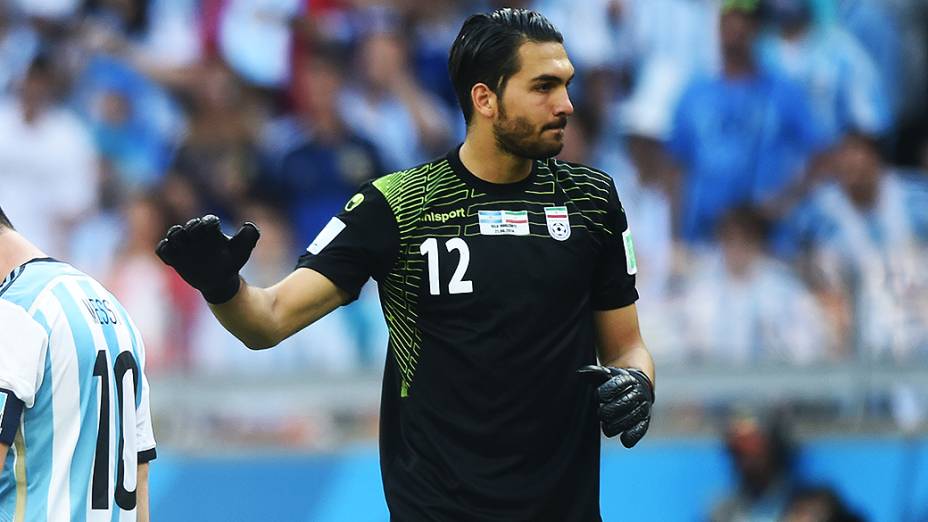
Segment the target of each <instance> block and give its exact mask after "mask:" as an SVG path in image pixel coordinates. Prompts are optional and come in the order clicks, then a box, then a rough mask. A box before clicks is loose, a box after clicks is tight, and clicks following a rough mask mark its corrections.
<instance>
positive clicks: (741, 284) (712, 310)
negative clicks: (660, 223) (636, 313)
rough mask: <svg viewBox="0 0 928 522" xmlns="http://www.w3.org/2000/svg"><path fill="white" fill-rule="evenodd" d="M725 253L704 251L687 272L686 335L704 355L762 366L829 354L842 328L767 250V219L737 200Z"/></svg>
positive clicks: (725, 220) (724, 235) (727, 220)
mask: <svg viewBox="0 0 928 522" xmlns="http://www.w3.org/2000/svg"><path fill="white" fill-rule="evenodd" d="M718 234H719V244H720V246H721V255H720V256H719V255H717V254H716V253H715V252H714V251H713V252H711V253H704V254H703V255H702V256H701V258H700V257H699V256H696V259H694V260H692V261H691V263H690V264H689V267H688V268H687V270H686V274H685V276H684V285H685V290H684V300H683V305H684V307H685V311H684V314H683V316H684V317H685V322H684V325H683V330H684V332H685V333H684V334H683V335H682V337H683V339H685V340H686V343H687V348H688V349H689V350H692V351H693V352H692V353H693V356H695V357H696V358H697V359H698V360H702V361H711V362H712V363H714V364H723V365H734V366H749V365H750V366H756V365H761V364H765V363H766V364H770V363H774V364H781V365H783V364H790V365H805V364H809V363H811V362H819V361H822V360H825V358H826V356H827V355H830V353H829V352H830V351H831V350H832V349H833V345H834V343H833V336H834V334H835V332H834V331H833V330H832V329H831V328H830V325H829V324H828V322H827V321H826V320H825V316H824V315H823V313H822V311H821V310H820V309H819V307H818V304H817V303H816V300H815V298H814V297H813V296H812V294H811V293H810V292H809V291H808V290H807V289H806V288H805V286H804V285H803V283H802V282H801V281H800V280H799V278H797V277H796V275H795V274H794V273H793V272H792V271H791V270H790V269H789V267H787V266H786V265H783V264H781V263H779V262H778V261H776V260H774V259H773V258H771V257H770V256H769V255H767V253H766V251H765V245H766V243H767V241H766V236H767V226H766V223H765V221H764V219H763V218H762V217H761V216H760V215H759V214H758V213H757V211H755V210H752V209H749V208H736V209H733V210H731V211H729V212H727V213H726V214H725V215H724V216H723V217H722V219H721V220H720V222H719V232H718Z"/></svg>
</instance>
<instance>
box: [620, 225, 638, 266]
mask: <svg viewBox="0 0 928 522" xmlns="http://www.w3.org/2000/svg"><path fill="white" fill-rule="evenodd" d="M622 242H623V243H624V244H625V269H626V270H625V271H626V272H628V275H635V274H637V273H638V259H637V258H635V245H634V243H632V231H631V229H625V232H622Z"/></svg>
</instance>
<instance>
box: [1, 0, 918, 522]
mask: <svg viewBox="0 0 928 522" xmlns="http://www.w3.org/2000/svg"><path fill="white" fill-rule="evenodd" d="M503 5H510V6H518V7H530V8H534V9H537V10H539V11H541V12H542V13H543V14H545V15H546V16H547V17H549V18H550V20H551V21H552V22H554V23H555V25H556V26H557V27H558V28H559V29H560V30H561V31H562V33H563V34H564V36H565V40H566V41H565V44H566V47H567V50H568V53H569V55H570V57H571V59H572V61H573V63H574V65H575V66H576V68H577V78H576V80H575V82H574V83H575V85H574V86H572V87H571V89H572V92H571V95H572V100H573V103H574V106H575V108H576V113H575V115H574V116H573V117H572V118H571V122H570V125H569V126H568V128H567V131H568V136H567V142H566V143H567V144H566V146H565V148H564V150H563V152H562V153H561V157H562V158H563V159H567V160H573V161H581V162H584V163H587V164H590V165H592V166H595V167H598V168H600V169H604V170H606V171H607V172H609V173H610V174H611V175H612V176H613V177H614V178H615V180H616V184H617V186H618V190H619V195H620V198H621V199H622V201H623V204H624V206H625V209H626V212H627V214H628V216H629V222H630V224H631V229H632V231H633V233H634V237H635V244H636V250H637V252H638V262H639V266H640V270H639V280H638V281H639V284H638V288H639V291H640V293H641V300H640V301H639V303H638V308H639V312H640V315H641V322H642V330H643V333H644V337H645V340H646V341H647V343H648V345H649V347H650V349H651V350H652V352H653V354H654V357H655V360H656V362H657V367H658V389H657V398H658V400H657V403H656V411H655V417H654V421H653V423H652V427H651V432H650V434H649V435H648V437H647V438H646V439H645V441H643V442H642V444H640V445H639V446H638V447H637V448H636V449H635V450H633V451H626V450H624V449H623V448H621V446H620V445H618V444H617V443H614V442H612V441H610V442H608V443H605V444H604V458H603V479H602V482H603V485H602V506H603V515H604V518H605V520H659V521H674V520H792V521H830V520H877V521H925V520H928V436H926V433H928V430H926V428H928V423H926V421H925V418H926V414H928V2H926V1H924V0H762V1H755V0H725V1H722V0H572V1H571V2H568V1H567V0H536V1H531V0H524V1H509V2H497V1H495V0H480V1H478V0H473V1H469V0H421V1H420V0H392V1H391V0H147V1H146V0H0V93H2V99H0V205H2V206H3V208H4V210H5V211H6V212H7V214H8V215H9V217H10V218H11V220H12V221H13V223H14V225H15V226H16V227H17V228H18V229H19V230H20V231H21V232H23V233H24V234H25V235H26V236H28V237H29V238H30V239H32V240H33V241H34V242H36V243H37V244H38V245H39V246H40V247H42V248H43V249H44V250H46V251H47V252H49V253H50V254H51V255H53V256H54V257H57V258H60V259H63V260H67V261H70V262H71V263H72V264H74V265H75V266H77V267H78V268H80V269H82V270H84V271H86V272H88V273H89V274H91V275H93V276H95V277H97V278H98V279H99V280H101V281H102V282H104V284H106V285H107V286H108V287H109V288H110V289H111V290H112V291H113V292H114V293H115V294H116V295H117V296H118V297H119V299H120V300H121V301H122V302H123V304H124V305H125V306H126V308H127V309H128V310H129V312H130V313H131V314H132V316H133V317H134V319H135V322H136V323H137V324H138V326H139V328H140V329H141V331H142V334H143V336H144V338H145V343H146V347H147V352H148V356H147V364H148V368H147V372H148V376H149V379H150V381H151V388H152V408H153V415H154V420H155V433H156V437H157V439H158V441H159V455H160V457H159V459H158V460H157V461H155V462H154V463H153V466H152V504H153V505H152V509H153V513H154V515H155V518H154V520H171V521H174V520H177V521H200V520H204V521H212V520H217V521H218V520H222V521H251V520H264V521H310V520H311V521H351V522H355V521H384V520H387V512H386V506H385V504H384V501H383V493H382V488H381V484H380V476H379V468H378V460H377V458H378V457H377V449H376V436H377V422H378V419H377V417H378V407H379V396H380V374H381V371H382V366H383V362H384V357H385V356H386V328H385V325H384V321H383V318H382V316H381V312H380V309H379V304H378V301H377V296H376V288H372V286H373V283H370V284H369V286H368V287H367V288H366V289H365V292H364V293H363V294H362V298H361V299H360V300H359V301H358V302H356V303H354V304H352V305H351V306H349V307H345V308H342V309H339V310H337V311H336V312H335V313H333V314H331V315H330V316H328V317H326V318H325V319H323V320H322V321H320V322H319V323H317V324H315V325H313V326H311V327H309V328H307V329H306V330H304V331H303V332H300V333H299V334H297V335H295V336H294V337H293V338H291V339H288V340H287V341H285V342H283V343H282V344H281V345H280V346H278V347H276V348H274V349H272V350H268V351H263V352H251V351H249V350H247V349H246V348H244V347H243V346H242V345H241V343H239V342H238V341H237V340H236V339H234V338H233V337H231V336H230V335H229V334H227V333H226V332H225V331H224V330H223V329H222V328H221V327H220V326H219V324H218V323H217V322H216V321H215V320H214V319H213V318H212V316H211V315H210V314H209V311H208V310H207V308H206V306H205V304H204V302H203V301H202V299H201V298H200V297H199V294H197V293H196V292H195V291H192V290H191V289H190V288H189V287H187V286H186V285H185V284H184V283H183V281H181V280H180V279H179V278H178V277H177V276H176V275H175V274H174V272H173V271H172V270H170V269H168V268H166V267H165V266H164V265H162V264H161V263H160V262H159V260H158V259H157V258H156V257H155V256H154V254H153V249H154V246H155V244H156V243H157V241H158V240H159V238H160V237H161V236H162V234H163V233H164V232H165V230H166V229H167V228H168V226H170V225H171V224H174V223H183V222H184V221H186V220H187V219H189V218H191V217H194V216H198V215H202V214H204V213H215V214H217V215H219V216H220V217H222V218H223V220H224V223H225V225H226V226H228V227H229V232H232V231H233V230H234V229H235V228H237V226H238V225H239V224H240V223H241V222H242V221H243V220H246V219H248V220H252V221H255V222H256V223H258V225H259V226H260V227H261V231H262V237H261V241H260V242H259V244H258V247H257V248H256V250H255V252H254V254H253V256H252V258H251V260H250V261H249V263H248V265H246V267H245V269H244V275H245V277H246V278H247V279H248V280H249V282H251V283H252V284H259V285H269V284H271V283H274V282H276V281H277V280H279V279H280V278H281V277H283V276H284V275H286V274H287V273H288V272H289V271H290V270H292V268H293V266H294V265H295V262H296V259H297V257H298V256H299V254H300V253H301V252H302V251H303V250H304V249H305V247H306V245H308V244H309V242H310V241H311V240H312V238H313V237H314V236H315V234H316V232H318V230H320V229H321V228H322V226H323V225H324V224H325V223H326V222H327V221H328V219H329V217H330V216H331V215H333V214H335V213H336V212H337V211H338V210H339V209H340V208H341V207H342V206H343V205H344V203H345V202H346V201H347V200H348V199H349V198H350V197H351V195H352V194H353V193H354V191H355V189H356V188H357V187H358V186H359V184H361V183H363V182H364V181H366V180H369V179H371V178H374V177H377V176H380V175H383V174H386V173H388V172H391V171H394V170H399V169H403V168H408V167H410V166H413V165H415V164H417V163H419V162H424V161H427V160H429V159H431V158H434V157H437V156H440V155H443V154H444V153H445V152H446V151H447V150H449V149H450V148H451V147H453V146H454V145H455V144H456V143H458V142H460V141H461V140H462V139H463V135H464V128H463V121H462V117H461V115H460V112H459V109H458V107H457V105H456V101H455V97H454V93H453V91H452V87H451V85H450V83H449V80H448V77H447V70H446V63H447V52H448V48H449V46H450V44H451V42H452V41H453V39H454V37H455V35H456V34H457V31H458V29H459V28H460V24H461V23H462V21H463V20H464V18H465V17H466V16H467V15H468V14H471V13H474V12H485V11H488V10H491V9H493V8H496V7H500V6H503Z"/></svg>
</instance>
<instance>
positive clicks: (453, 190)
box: [157, 9, 654, 522]
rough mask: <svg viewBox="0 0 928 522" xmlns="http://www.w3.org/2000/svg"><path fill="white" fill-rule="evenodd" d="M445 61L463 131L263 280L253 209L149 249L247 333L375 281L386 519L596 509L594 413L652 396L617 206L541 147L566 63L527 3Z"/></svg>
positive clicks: (605, 426)
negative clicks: (234, 228)
mask: <svg viewBox="0 0 928 522" xmlns="http://www.w3.org/2000/svg"><path fill="white" fill-rule="evenodd" d="M449 71H450V74H451V78H452V81H453V83H454V85H455V89H456V91H457V95H458V97H459V100H460V102H461V106H462V107H463V112H464V118H465V120H466V122H467V127H468V130H467V137H466V139H465V141H464V143H463V144H462V145H461V146H459V147H457V148H456V149H454V150H452V151H450V152H449V153H448V154H447V156H446V157H443V158H439V159H437V160H435V161H432V162H430V163H426V164H424V165H420V166H418V167H415V168H411V169H409V170H406V171H401V172H396V173H393V174H390V175H388V176H385V177H383V178H380V179H378V180H376V181H374V182H373V183H369V184H367V185H365V186H363V187H362V188H361V190H360V192H359V193H358V194H357V195H355V196H354V197H353V198H351V200H350V201H349V202H348V203H347V204H346V206H345V208H344V211H342V212H341V213H339V214H338V215H337V216H335V217H333V218H332V220H331V221H330V222H329V224H328V225H327V226H326V227H325V228H324V229H323V230H322V231H321V232H320V233H319V235H318V236H317V237H316V238H315V240H313V241H312V243H311V244H310V245H309V247H308V248H307V251H306V253H305V254H304V255H303V256H302V257H301V258H300V259H299V262H298V264H297V268H296V270H294V271H293V273H291V274H290V275H289V276H287V277H286V278H285V279H283V280H282V281H281V282H279V283H278V284H276V285H274V286H272V287H270V288H257V287H254V286H251V285H248V284H247V283H246V282H244V281H243V280H242V279H241V278H240V277H239V275H238V272H239V269H240V268H241V267H242V265H244V263H245V262H246V261H247V259H248V257H249V254H250V252H251V250H252V248H253V247H254V246H255V243H256V242H257V240H258V235H259V234H258V229H257V228H256V227H255V226H254V225H253V224H251V223H246V224H245V226H244V227H242V228H241V230H239V232H238V233H237V234H236V235H235V236H234V237H231V238H229V237H227V236H225V235H224V234H223V233H222V232H221V231H220V223H219V220H218V219H217V218H216V217H214V216H205V217H202V218H196V219H192V220H190V221H189V222H188V223H187V224H186V225H183V226H180V225H178V226H175V227H173V228H171V229H170V230H169V231H168V233H167V235H166V237H165V238H164V239H163V240H162V241H161V243H160V244H159V245H158V247H157V252H158V255H159V256H160V257H161V259H162V260H164V262H166V263H167V264H169V265H171V266H173V267H174V268H175V269H176V270H177V272H178V273H179V274H180V275H181V276H182V277H183V278H184V279H185V280H186V281H187V282H188V283H190V284H191V285H192V286H194V287H196V288H197V289H199V290H200V291H201V292H202V293H203V296H204V297H205V298H206V300H207V301H208V302H209V303H210V307H211V309H212V311H213V313H214V314H215V315H216V317H217V318H218V320H219V321H220V322H221V323H222V325H223V326H225V327H226V328H227V329H228V330H229V331H230V332H232V333H233V334H234V335H236V336H237V337H238V338H239V339H241V340H242V341H243V342H244V343H245V344H246V345H247V346H249V347H251V348H253V349H262V348H268V347H271V346H274V345H276V344H277V343H279V342H280V341H281V340H283V339H284V338H286V337H287V336H289V335H292V334H293V333H294V332H296V331H298V330H300V329H301V328H304V327H305V326H307V325H309V324H310V323H312V322H314V321H316V320H317V319H319V318H320V317H322V316H324V315H325V314H327V313H329V312H330V311H332V310H333V309H335V308H336V307H338V306H341V305H344V304H347V303H349V302H351V301H353V300H354V299H355V298H356V297H357V295H358V292H359V291H360V289H361V287H362V285H364V283H365V282H366V281H367V280H368V279H370V278H373V279H375V280H376V281H377V282H378V283H379V286H378V288H379V292H380V299H381V304H382V307H383V312H384V317H385V318H386V322H387V326H388V328H389V334H390V341H389V343H390V346H389V348H390V350H389V355H388V357H387V362H386V369H385V372H384V382H383V393H382V403H381V430H380V439H381V440H380V448H381V471H382V476H383V483H384V491H385V494H386V500H387V504H388V507H389V509H390V513H391V517H392V519H393V520H399V521H409V520H413V521H419V520H442V521H446V520H447V521H461V520H467V521H481V520H497V521H518V520H526V521H527V520H552V521H554V520H557V521H583V522H588V521H595V520H601V518H600V513H599V455H600V436H599V430H600V426H601V428H602V431H603V432H604V433H605V434H606V435H607V436H610V437H611V436H616V435H620V439H621V441H622V443H623V444H624V445H625V446H627V447H632V446H634V445H635V444H636V443H637V442H638V441H639V440H640V439H641V437H642V436H644V434H645V432H646V431H647V429H648V424H649V422H650V417H651V404H652V403H653V400H654V390H653V385H652V383H653V376H654V368H653V362H652V360H651V356H650V355H649V353H648V351H647V349H646V348H645V346H644V343H643V342H642V340H641V334H640V332H639V328H638V317H637V312H636V309H635V304H634V303H635V301H636V300H637V298H638V293H637V291H636V290H635V273H636V272H637V269H638V266H637V263H636V260H635V255H634V248H633V246H632V241H631V235H630V233H629V230H628V224H627V222H626V218H625V213H624V212H623V210H622V206H621V203H620V202H619V198H618V194H617V191H616V188H615V186H614V184H613V181H612V179H611V178H610V176H609V175H607V174H605V173H603V172H600V171H597V170H595V169H591V168H589V167H586V166H583V165H579V164H573V163H566V162H561V161H558V160H555V159H552V158H553V157H554V156H556V155H557V154H558V152H560V150H561V147H562V146H563V140H564V127H565V126H566V125H567V120H568V118H569V116H570V115H571V114H572V112H573V106H572V105H571V102H570V98H569V96H568V91H567V86H568V84H569V83H570V82H571V79H572V78H573V74H574V68H573V65H572V64H571V63H570V60H569V59H568V58H567V54H566V52H565V50H564V46H563V39H562V37H561V35H560V33H558V32H557V30H556V29H555V28H554V27H553V26H552V25H551V24H550V23H549V22H548V21H547V20H546V19H545V18H544V17H543V16H541V15H539V14H538V13H535V12H532V11H527V10H516V9H501V10H498V11H495V12H493V13H491V14H488V15H475V16H472V17H470V18H469V19H468V20H467V21H466V22H465V23H464V25H463V27H462V29H461V32H460V34H459V35H458V37H457V39H456V40H455V42H454V44H453V46H452V48H451V52H450V58H449ZM597 361H599V362H600V364H601V365H598V364H597Z"/></svg>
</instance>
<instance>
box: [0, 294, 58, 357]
mask: <svg viewBox="0 0 928 522" xmlns="http://www.w3.org/2000/svg"><path fill="white" fill-rule="evenodd" d="M0 331H2V332H4V335H3V336H2V337H0V344H3V341H4V340H6V341H10V340H13V341H15V344H16V345H23V344H26V343H25V341H27V340H36V341H41V340H42V339H43V338H45V337H47V334H48V332H46V330H45V328H43V327H42V325H41V324H39V323H38V322H37V321H36V320H35V318H33V317H32V315H31V314H30V313H29V311H28V310H26V309H25V308H23V307H22V305H20V304H18V303H15V302H13V301H9V300H7V299H2V298H0ZM0 349H2V348H0Z"/></svg>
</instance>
